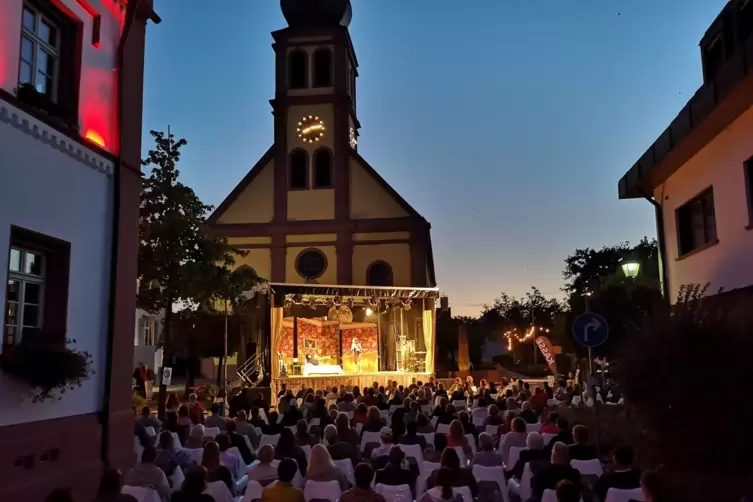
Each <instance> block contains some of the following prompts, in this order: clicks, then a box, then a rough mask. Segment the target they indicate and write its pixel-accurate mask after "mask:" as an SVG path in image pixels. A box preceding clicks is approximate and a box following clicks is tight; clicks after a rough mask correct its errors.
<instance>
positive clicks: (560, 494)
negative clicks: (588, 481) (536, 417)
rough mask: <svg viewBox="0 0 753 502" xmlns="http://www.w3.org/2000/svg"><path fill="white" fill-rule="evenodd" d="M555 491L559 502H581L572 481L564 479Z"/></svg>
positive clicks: (576, 486) (578, 489)
mask: <svg viewBox="0 0 753 502" xmlns="http://www.w3.org/2000/svg"><path fill="white" fill-rule="evenodd" d="M537 390H538V389H537ZM555 489H556V491H557V502H580V487H579V486H578V485H576V484H575V483H573V482H572V481H568V480H567V479H563V480H562V481H560V482H559V483H557V486H556V487H555Z"/></svg>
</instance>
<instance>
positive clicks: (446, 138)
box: [144, 0, 726, 315]
mask: <svg viewBox="0 0 753 502" xmlns="http://www.w3.org/2000/svg"><path fill="white" fill-rule="evenodd" d="M352 3H353V22H352V24H351V26H350V33H351V37H352V38H353V44H354V46H355V50H356V54H357V57H358V61H359V64H360V67H359V75H360V78H359V80H358V117H359V120H360V122H361V125H362V128H361V130H360V133H361V136H360V138H359V153H360V154H361V155H362V156H363V157H364V158H366V159H367V160H368V161H369V163H370V164H371V165H372V166H373V167H374V168H375V169H376V170H377V171H378V172H379V173H380V174H381V175H382V176H383V177H384V178H385V179H386V180H387V181H388V182H389V183H390V184H391V185H392V186H393V187H394V188H395V189H396V190H397V191H398V192H399V193H400V194H401V195H402V196H403V197H404V198H405V199H406V200H408V202H409V203H410V204H411V205H412V206H413V207H414V208H416V210H418V212H419V213H421V214H422V215H423V216H424V217H425V218H426V219H427V220H428V221H429V222H431V224H432V244H433V249H434V258H435V265H436V273H437V280H438V282H439V287H440V289H441V291H442V292H444V293H446V294H447V295H449V297H450V305H451V306H452V308H453V314H455V315H477V314H478V313H479V311H480V309H481V306H482V305H483V304H484V303H492V302H493V300H494V299H495V298H496V297H497V296H498V295H499V293H500V292H506V293H507V294H510V295H513V296H522V295H523V294H525V292H526V291H528V289H529V288H530V286H537V287H539V288H540V289H541V291H542V292H543V293H544V295H545V296H547V297H553V296H556V297H561V296H562V293H561V291H560V288H561V287H562V283H563V280H562V270H563V268H564V259H565V257H566V256H567V255H568V254H570V253H572V252H573V251H574V250H575V249H576V248H578V247H587V246H590V247H601V246H603V245H610V244H615V243H617V242H620V241H624V240H629V241H631V242H637V241H638V240H639V239H640V238H641V237H643V236H644V235H648V236H649V237H653V236H654V235H655V227H654V219H653V209H652V207H651V205H650V204H649V203H648V202H646V201H643V200H635V201H619V200H618V199H617V181H618V180H619V179H620V177H621V176H622V175H623V174H624V173H625V172H626V171H627V169H628V168H629V167H630V166H631V165H632V164H633V163H634V162H635V161H636V160H637V159H638V158H639V157H640V156H641V155H642V154H643V152H644V151H645V150H646V149H647V148H648V147H649V146H650V145H651V143H652V142H653V141H654V140H655V139H656V138H657V136H658V135H659V134H660V133H661V132H662V131H663V130H664V129H665V128H666V127H667V125H668V124H669V123H670V121H671V120H672V119H673V118H674V117H675V115H676V114H677V113H678V112H679V111H680V110H681V109H682V107H683V106H684V105H685V103H687V101H688V100H689V99H690V97H691V96H692V95H693V93H694V92H695V91H696V90H697V88H698V87H699V86H700V84H701V78H702V75H701V62H700V53H699V49H698V42H699V41H700V39H701V37H702V36H703V33H704V32H705V30H706V28H708V26H709V25H710V24H711V21H712V20H713V19H714V18H715V17H716V15H717V14H718V13H719V11H720V10H721V8H722V7H723V5H724V4H725V3H726V0H474V1H470V0H466V1H463V2H458V1H456V0H352ZM221 4H222V5H221V8H218V7H220V6H219V5H218V6H216V7H210V5H209V3H206V2H200V1H199V0H182V1H178V0H160V1H159V2H155V6H156V8H157V11H158V12H159V14H160V16H161V17H162V19H163V22H162V24H160V25H157V26H154V25H152V26H150V28H149V32H148V35H147V52H146V76H145V87H144V92H145V103H144V127H145V134H144V151H145V152H146V151H147V150H148V149H149V148H150V147H151V146H152V142H151V139H150V137H149V134H148V131H149V129H159V130H166V129H167V126H168V124H169V125H170V126H171V128H172V131H173V133H174V134H175V135H176V136H178V137H184V138H186V139H187V140H188V145H187V146H186V147H184V149H183V159H182V161H181V164H180V170H181V173H182V179H183V182H184V183H186V184H188V185H190V186H191V187H193V188H194V189H195V190H196V192H197V193H198V195H199V196H200V197H201V198H202V200H203V201H204V202H205V203H208V204H212V205H215V206H216V205H218V204H219V203H220V202H222V200H223V199H224V197H225V196H226V195H227V194H228V193H229V192H230V191H231V190H232V189H233V188H234V187H235V185H236V184H237V183H238V182H239V181H240V180H241V178H243V176H244V175H245V174H246V173H247V172H248V171H249V170H250V169H251V167H252V166H253V165H254V164H255V163H256V161H257V160H258V159H259V158H260V157H261V155H263V154H264V152H265V151H266V150H267V149H268V148H269V146H270V145H271V144H272V115H271V108H270V105H269V100H270V99H271V98H272V97H273V96H274V54H273V51H272V48H271V44H272V37H271V35H270V32H272V31H274V30H277V29H280V28H283V27H285V26H286V23H285V20H284V18H283V16H282V14H281V12H280V6H279V1H278V0H228V1H225V2H221ZM461 5H462V7H460V6H461Z"/></svg>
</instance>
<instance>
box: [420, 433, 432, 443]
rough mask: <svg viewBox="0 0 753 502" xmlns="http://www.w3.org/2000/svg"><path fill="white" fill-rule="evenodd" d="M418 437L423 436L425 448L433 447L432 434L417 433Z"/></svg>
mask: <svg viewBox="0 0 753 502" xmlns="http://www.w3.org/2000/svg"><path fill="white" fill-rule="evenodd" d="M418 435H419V436H423V437H424V439H425V440H426V446H429V445H431V446H432V447H433V446H434V433H433V432H424V433H420V432H419V433H418Z"/></svg>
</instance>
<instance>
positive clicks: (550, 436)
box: [541, 432, 557, 446]
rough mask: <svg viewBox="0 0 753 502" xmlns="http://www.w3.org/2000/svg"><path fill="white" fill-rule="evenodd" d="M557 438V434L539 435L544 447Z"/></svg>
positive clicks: (546, 433)
mask: <svg viewBox="0 0 753 502" xmlns="http://www.w3.org/2000/svg"><path fill="white" fill-rule="evenodd" d="M556 436H557V434H551V433H549V432H545V433H543V434H542V435H541V439H543V440H544V446H548V445H549V443H550V442H551V441H552V439H554V438H555V437H556Z"/></svg>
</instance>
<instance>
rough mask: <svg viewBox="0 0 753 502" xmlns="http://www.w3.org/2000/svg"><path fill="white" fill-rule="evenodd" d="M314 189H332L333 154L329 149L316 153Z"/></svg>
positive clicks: (319, 150) (322, 149)
mask: <svg viewBox="0 0 753 502" xmlns="http://www.w3.org/2000/svg"><path fill="white" fill-rule="evenodd" d="M314 188H332V152H330V150H329V148H320V149H318V150H317V151H316V152H314Z"/></svg>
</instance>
